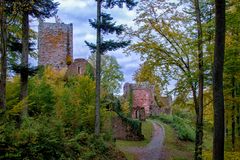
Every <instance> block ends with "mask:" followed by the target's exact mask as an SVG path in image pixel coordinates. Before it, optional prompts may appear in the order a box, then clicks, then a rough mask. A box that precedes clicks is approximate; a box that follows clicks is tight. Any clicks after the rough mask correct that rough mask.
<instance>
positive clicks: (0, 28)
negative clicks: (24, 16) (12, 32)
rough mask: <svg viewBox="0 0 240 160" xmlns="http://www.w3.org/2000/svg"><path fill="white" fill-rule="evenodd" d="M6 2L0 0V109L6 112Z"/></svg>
mask: <svg viewBox="0 0 240 160" xmlns="http://www.w3.org/2000/svg"><path fill="white" fill-rule="evenodd" d="M4 6H5V1H4V0H0V33H1V37H0V42H1V43H0V44H1V45H0V49H1V62H0V63H1V67H0V70H1V72H0V73H1V74H0V75H1V76H0V91H1V92H0V107H1V108H2V110H3V111H5V110H6V80H7V24H6V17H5V14H4V8H5V7H4Z"/></svg>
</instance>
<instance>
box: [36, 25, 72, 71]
mask: <svg viewBox="0 0 240 160" xmlns="http://www.w3.org/2000/svg"><path fill="white" fill-rule="evenodd" d="M38 50H39V60H38V64H39V65H43V66H46V65H52V66H53V67H54V68H56V69H62V68H65V67H67V63H66V62H67V56H68V58H70V59H73V25H72V24H64V23H59V22H57V23H46V22H42V21H40V22H39V27H38Z"/></svg>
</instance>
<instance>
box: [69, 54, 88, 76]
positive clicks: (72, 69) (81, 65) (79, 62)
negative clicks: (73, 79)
mask: <svg viewBox="0 0 240 160" xmlns="http://www.w3.org/2000/svg"><path fill="white" fill-rule="evenodd" d="M88 64H89V63H88V61H87V60H85V59H83V58H78V59H75V60H74V62H73V63H72V64H71V65H70V66H69V67H68V70H67V76H75V75H84V74H85V72H86V67H87V65H88Z"/></svg>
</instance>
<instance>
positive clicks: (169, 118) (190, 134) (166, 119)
mask: <svg viewBox="0 0 240 160" xmlns="http://www.w3.org/2000/svg"><path fill="white" fill-rule="evenodd" d="M153 118H154V119H159V120H161V121H162V122H163V123H166V124H169V125H170V126H172V127H173V128H174V129H175V131H176V133H177V135H178V138H179V139H180V140H184V141H194V140H195V130H194V128H193V127H191V124H190V121H189V120H186V119H183V118H180V117H178V116H176V115H160V116H158V117H153Z"/></svg>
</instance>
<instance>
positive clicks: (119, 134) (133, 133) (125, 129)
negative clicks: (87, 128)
mask: <svg viewBox="0 0 240 160" xmlns="http://www.w3.org/2000/svg"><path fill="white" fill-rule="evenodd" d="M112 125H113V126H112V128H113V137H114V138H116V139H120V140H132V141H139V140H143V139H144V136H143V135H142V133H141V129H140V132H139V130H138V131H137V130H134V128H132V127H131V125H129V124H127V123H126V122H124V121H123V120H122V119H121V117H119V116H116V117H113V118H112Z"/></svg>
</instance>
